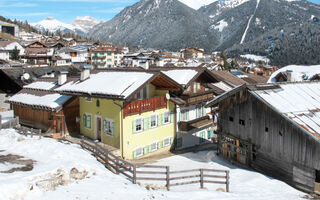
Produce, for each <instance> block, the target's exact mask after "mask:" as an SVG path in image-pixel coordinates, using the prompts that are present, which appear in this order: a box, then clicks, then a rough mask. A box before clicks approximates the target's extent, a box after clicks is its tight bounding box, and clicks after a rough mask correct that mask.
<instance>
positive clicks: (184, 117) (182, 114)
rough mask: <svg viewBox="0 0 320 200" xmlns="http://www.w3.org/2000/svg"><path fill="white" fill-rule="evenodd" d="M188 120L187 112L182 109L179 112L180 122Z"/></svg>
mask: <svg viewBox="0 0 320 200" xmlns="http://www.w3.org/2000/svg"><path fill="white" fill-rule="evenodd" d="M188 120H189V110H188V109H184V110H181V111H180V121H188Z"/></svg>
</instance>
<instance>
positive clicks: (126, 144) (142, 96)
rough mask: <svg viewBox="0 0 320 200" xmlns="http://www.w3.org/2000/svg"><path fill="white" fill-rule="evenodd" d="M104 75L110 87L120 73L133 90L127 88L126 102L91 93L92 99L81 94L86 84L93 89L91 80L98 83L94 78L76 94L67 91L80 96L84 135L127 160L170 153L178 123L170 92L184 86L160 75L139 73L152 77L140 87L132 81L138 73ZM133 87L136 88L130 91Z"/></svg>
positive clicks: (102, 85)
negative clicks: (162, 152)
mask: <svg viewBox="0 0 320 200" xmlns="http://www.w3.org/2000/svg"><path fill="white" fill-rule="evenodd" d="M103 73H106V74H105V77H101V80H102V81H105V80H108V79H110V80H109V81H110V83H112V79H117V76H118V75H119V73H120V74H123V75H124V76H125V77H127V78H125V77H123V78H124V79H126V81H127V82H128V83H129V84H128V87H129V88H127V85H124V86H123V88H125V90H124V91H125V92H124V91H122V93H120V94H125V93H126V92H128V95H126V97H124V98H123V99H122V98H119V97H117V96H116V95H114V94H112V95H111V96H110V95H109V94H108V95H109V96H108V95H101V94H99V95H95V94H92V93H91V92H90V93H91V95H88V94H84V93H79V91H80V90H83V88H84V87H86V86H85V83H86V82H88V85H91V83H90V79H94V78H92V77H90V78H89V79H87V80H86V81H83V82H79V84H81V87H78V86H75V87H74V88H76V89H75V90H74V88H72V87H70V88H71V89H70V90H68V89H65V90H64V91H63V92H64V93H68V91H69V94H70V93H71V91H72V92H77V95H79V96H80V97H79V99H80V120H81V121H80V133H81V134H83V135H84V136H86V137H88V138H91V139H97V140H100V141H101V142H102V143H104V144H107V145H110V146H112V147H114V148H117V149H119V150H120V156H121V157H123V158H125V159H136V158H140V157H143V156H148V155H151V154H152V153H156V152H161V151H167V150H169V149H170V148H171V146H172V145H173V141H174V138H175V119H176V117H175V104H174V103H172V102H171V101H170V98H169V91H170V90H176V91H177V90H180V85H179V84H177V83H176V82H175V81H173V80H171V79H170V78H169V77H167V76H166V75H164V74H162V73H159V72H157V73H151V72H150V73H149V72H148V73H147V72H139V73H140V74H141V73H144V74H147V75H150V76H147V77H149V78H146V80H145V81H143V80H142V79H143V78H139V81H140V82H141V84H139V85H136V86H135V84H133V85H132V82H130V81H128V79H130V77H135V76H138V75H137V72H103ZM130 74H131V75H130ZM132 75H135V76H132ZM97 76H98V75H97ZM139 76H140V75H139ZM97 80H98V78H97ZM114 83H115V82H114ZM135 83H136V82H135ZM106 85H108V84H107V83H106V82H105V84H97V85H95V87H106ZM77 87H78V88H77ZM113 87H115V86H114V85H113ZM118 87H122V86H118ZM131 87H135V88H132V91H128V90H130V88H131ZM81 88H82V89H81ZM90 88H91V87H90ZM92 90H95V88H93V89H92ZM82 92H83V91H82ZM129 93H130V94H129ZM73 94H74V93H73ZM99 96H101V97H99Z"/></svg>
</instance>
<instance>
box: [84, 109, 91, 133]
mask: <svg viewBox="0 0 320 200" xmlns="http://www.w3.org/2000/svg"><path fill="white" fill-rule="evenodd" d="M84 114H85V115H86V123H85V124H83V125H84V127H85V128H86V129H88V130H92V114H91V113H84ZM88 115H89V116H90V128H88V127H87V126H86V124H87V116H88Z"/></svg>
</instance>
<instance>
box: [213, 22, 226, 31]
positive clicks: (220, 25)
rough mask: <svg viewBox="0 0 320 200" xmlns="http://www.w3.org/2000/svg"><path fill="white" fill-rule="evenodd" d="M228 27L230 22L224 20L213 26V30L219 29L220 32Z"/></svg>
mask: <svg viewBox="0 0 320 200" xmlns="http://www.w3.org/2000/svg"><path fill="white" fill-rule="evenodd" d="M226 27H228V22H226V21H224V19H223V20H220V21H219V22H217V24H216V25H212V28H214V29H218V30H219V31H220V32H221V31H223V29H224V28H226Z"/></svg>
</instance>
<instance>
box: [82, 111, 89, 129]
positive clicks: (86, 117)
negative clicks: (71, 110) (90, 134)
mask: <svg viewBox="0 0 320 200" xmlns="http://www.w3.org/2000/svg"><path fill="white" fill-rule="evenodd" d="M83 123H84V127H86V128H88V129H91V114H84V115H83Z"/></svg>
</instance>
